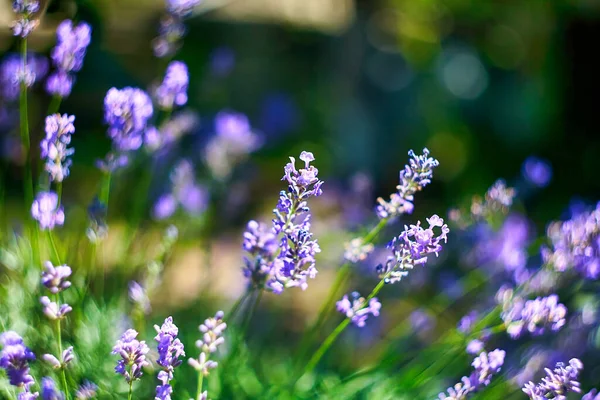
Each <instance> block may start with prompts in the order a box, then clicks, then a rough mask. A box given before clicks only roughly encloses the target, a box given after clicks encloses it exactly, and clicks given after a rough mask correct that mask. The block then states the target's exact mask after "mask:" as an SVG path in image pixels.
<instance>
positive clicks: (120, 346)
mask: <svg viewBox="0 0 600 400" xmlns="http://www.w3.org/2000/svg"><path fill="white" fill-rule="evenodd" d="M137 335H138V333H137V331H136V330H134V329H128V330H126V331H125V333H123V335H122V336H121V339H119V340H117V342H116V343H115V346H114V347H113V349H112V354H118V355H119V356H121V359H120V360H119V361H118V362H117V366H116V367H115V372H116V373H118V374H121V375H123V376H124V377H125V380H126V381H127V383H131V382H133V381H136V380H138V379H140V378H141V377H142V375H143V371H142V368H143V367H145V366H148V365H150V363H149V362H148V361H146V354H148V351H150V349H149V348H148V346H147V345H146V342H145V341H143V340H142V341H139V340H137V339H136V337H137Z"/></svg>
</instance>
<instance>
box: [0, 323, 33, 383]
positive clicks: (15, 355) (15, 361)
mask: <svg viewBox="0 0 600 400" xmlns="http://www.w3.org/2000/svg"><path fill="white" fill-rule="evenodd" d="M0 345H2V352H0V368H3V369H4V370H5V371H6V375H7V376H8V381H9V383H10V384H11V385H13V386H17V387H23V388H25V389H28V388H29V387H30V386H31V385H33V383H34V381H33V377H32V376H31V375H30V374H29V372H30V371H29V362H30V361H33V360H35V355H34V354H33V352H32V351H31V350H30V349H29V348H28V347H27V346H25V343H24V342H23V338H21V336H19V334H18V333H16V332H14V331H7V332H4V333H2V334H1V335H0Z"/></svg>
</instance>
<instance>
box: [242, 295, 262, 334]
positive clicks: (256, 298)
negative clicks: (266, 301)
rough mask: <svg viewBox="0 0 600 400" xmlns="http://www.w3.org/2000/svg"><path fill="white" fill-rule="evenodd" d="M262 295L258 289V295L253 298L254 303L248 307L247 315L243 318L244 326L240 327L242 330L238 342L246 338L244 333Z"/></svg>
mask: <svg viewBox="0 0 600 400" xmlns="http://www.w3.org/2000/svg"><path fill="white" fill-rule="evenodd" d="M262 293H263V291H262V289H258V293H257V294H256V295H255V296H254V301H253V302H252V305H251V306H250V309H249V310H248V313H247V314H246V315H245V317H244V325H242V330H241V332H240V333H241V337H240V340H242V339H243V338H244V336H246V331H247V330H248V327H249V326H250V321H251V320H252V316H253V315H254V312H255V311H256V309H257V307H258V303H260V299H261V297H262Z"/></svg>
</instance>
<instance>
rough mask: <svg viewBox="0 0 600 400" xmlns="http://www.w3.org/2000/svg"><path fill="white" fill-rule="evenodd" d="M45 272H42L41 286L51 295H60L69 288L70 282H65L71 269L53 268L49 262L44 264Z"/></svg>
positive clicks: (65, 267) (64, 266) (65, 266)
mask: <svg viewBox="0 0 600 400" xmlns="http://www.w3.org/2000/svg"><path fill="white" fill-rule="evenodd" d="M44 268H45V271H43V272H42V285H44V286H45V287H46V288H47V289H48V290H50V292H51V293H53V294H56V293H60V292H62V291H63V290H65V289H68V288H70V287H71V282H69V281H68V280H67V278H69V277H70V276H71V272H72V271H71V267H69V266H68V265H58V266H56V267H55V266H54V265H52V263H51V262H50V261H46V262H45V263H44Z"/></svg>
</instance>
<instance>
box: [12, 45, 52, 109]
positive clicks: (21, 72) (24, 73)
mask: <svg viewBox="0 0 600 400" xmlns="http://www.w3.org/2000/svg"><path fill="white" fill-rule="evenodd" d="M23 67H24V68H23ZM47 72H48V61H47V60H46V59H45V58H44V57H41V56H36V55H34V54H31V53H30V54H28V55H27V62H26V64H25V65H23V60H22V59H21V57H20V56H19V55H18V54H9V55H8V56H7V57H5V58H4V60H3V61H2V64H0V95H2V97H3V98H4V99H5V100H8V101H13V100H16V99H17V98H18V97H19V89H20V86H21V83H25V86H26V87H31V86H33V84H34V83H35V82H36V80H38V79H41V78H43V77H44V76H45V75H46V73H47Z"/></svg>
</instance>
